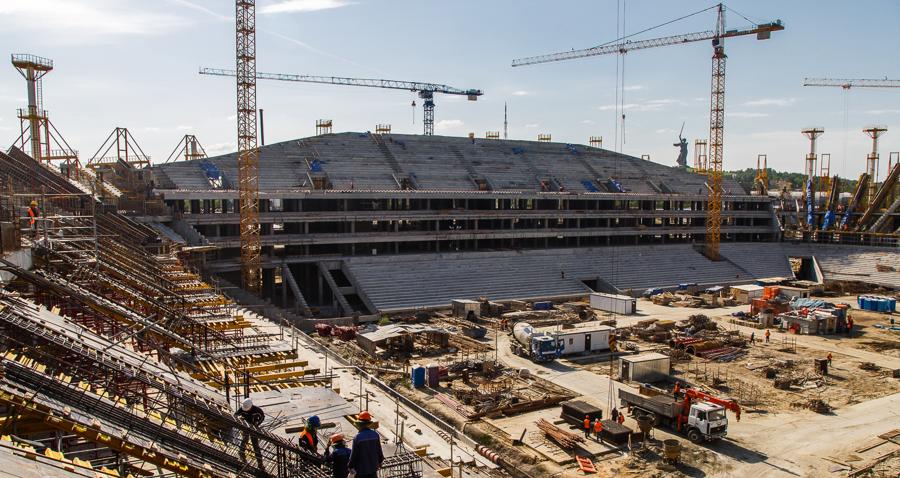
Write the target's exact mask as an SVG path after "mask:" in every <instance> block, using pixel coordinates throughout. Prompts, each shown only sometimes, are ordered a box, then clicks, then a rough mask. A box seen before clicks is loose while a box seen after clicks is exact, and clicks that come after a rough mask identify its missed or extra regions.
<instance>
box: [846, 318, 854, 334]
mask: <svg viewBox="0 0 900 478" xmlns="http://www.w3.org/2000/svg"><path fill="white" fill-rule="evenodd" d="M847 337H853V317H850V314H849V313H848V314H847Z"/></svg>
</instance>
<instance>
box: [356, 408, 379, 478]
mask: <svg viewBox="0 0 900 478" xmlns="http://www.w3.org/2000/svg"><path fill="white" fill-rule="evenodd" d="M356 418H357V420H359V421H360V432H359V433H358V434H357V435H356V436H355V437H354V438H353V450H351V453H350V469H351V470H353V471H354V472H356V478H376V477H377V476H378V469H379V468H381V462H383V461H384V452H383V451H382V450H381V436H380V435H379V434H378V432H376V431H375V430H372V429H371V428H370V426H371V424H372V415H371V414H370V413H369V412H368V411H363V412H361V413H360V414H359V415H357V417H356Z"/></svg>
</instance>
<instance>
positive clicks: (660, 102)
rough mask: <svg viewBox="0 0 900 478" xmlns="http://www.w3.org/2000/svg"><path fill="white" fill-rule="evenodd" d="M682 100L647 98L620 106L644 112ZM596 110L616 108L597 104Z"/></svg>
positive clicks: (661, 108) (624, 108)
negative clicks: (647, 99)
mask: <svg viewBox="0 0 900 478" xmlns="http://www.w3.org/2000/svg"><path fill="white" fill-rule="evenodd" d="M683 104H684V102H683V101H681V100H675V99H671V98H662V99H657V100H649V101H645V102H643V103H625V104H624V105H620V107H621V108H622V109H623V110H625V111H637V112H645V111H662V110H664V109H665V108H666V106H669V105H683ZM597 109H598V110H600V111H612V110H614V109H616V105H603V106H598V107H597Z"/></svg>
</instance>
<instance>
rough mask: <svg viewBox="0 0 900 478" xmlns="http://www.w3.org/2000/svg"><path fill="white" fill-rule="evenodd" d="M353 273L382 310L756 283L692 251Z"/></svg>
mask: <svg viewBox="0 0 900 478" xmlns="http://www.w3.org/2000/svg"><path fill="white" fill-rule="evenodd" d="M348 267H349V269H350V271H351V272H352V275H353V276H354V277H355V278H356V280H357V282H358V284H357V285H358V286H359V287H360V288H361V290H362V291H363V292H364V293H365V295H366V296H367V297H368V298H369V300H370V301H371V302H372V304H373V305H374V306H375V307H376V308H378V309H379V310H392V309H406V308H414V307H420V306H440V305H449V304H450V301H451V300H453V299H459V298H467V299H473V298H477V297H480V296H486V297H488V298H490V299H492V300H504V299H507V300H508V299H521V298H540V297H552V296H562V295H577V294H585V293H588V292H590V289H588V287H587V286H586V285H585V284H584V283H583V282H582V281H591V280H596V279H598V278H599V279H601V280H603V281H605V282H607V283H610V284H612V285H614V286H616V287H617V288H618V289H620V290H623V291H627V290H629V289H631V290H634V291H637V292H642V291H643V290H644V289H647V288H650V287H675V286H677V285H678V284H679V283H682V282H698V283H701V284H709V285H714V284H732V283H746V282H748V281H751V280H753V279H754V277H751V276H749V275H748V274H747V273H746V272H745V271H743V270H742V269H740V268H739V267H737V266H735V265H733V264H731V263H730V262H728V261H719V262H712V261H709V260H708V259H706V258H705V257H704V256H703V255H702V254H700V253H698V252H697V251H696V250H695V249H694V248H693V247H691V246H690V245H687V244H678V245H660V246H624V247H606V248H581V249H552V250H535V251H522V252H513V251H502V252H477V253H450V254H431V255H425V254H416V255H410V256H400V257H397V256H393V257H371V258H369V257H355V258H352V259H349V260H348ZM561 272H562V273H564V275H563V274H561ZM771 275H772V274H764V276H767V277H768V276H771Z"/></svg>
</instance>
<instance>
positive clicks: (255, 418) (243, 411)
mask: <svg viewBox="0 0 900 478" xmlns="http://www.w3.org/2000/svg"><path fill="white" fill-rule="evenodd" d="M234 416H235V417H237V418H241V419H243V420H244V421H245V422H247V424H248V425H250V427H252V428H259V426H260V425H261V424H262V422H263V420H265V419H266V414H265V413H264V412H263V411H262V408H259V407H257V406H256V405H254V404H253V400H251V399H250V397H247V398H245V399H244V401H243V402H242V403H241V408H240V409H239V410H238V411H236V412H234ZM248 441H250V442H251V443H253V454H254V455H256V464H257V466H258V467H259V469H260V470H265V467H264V466H263V457H262V451H260V449H259V438H257V437H256V435H252V434H251V433H250V432H244V437H243V438H242V439H241V448H240V450H241V461H244V462H246V461H247V454H246V453H247V451H246V450H247V442H248Z"/></svg>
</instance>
